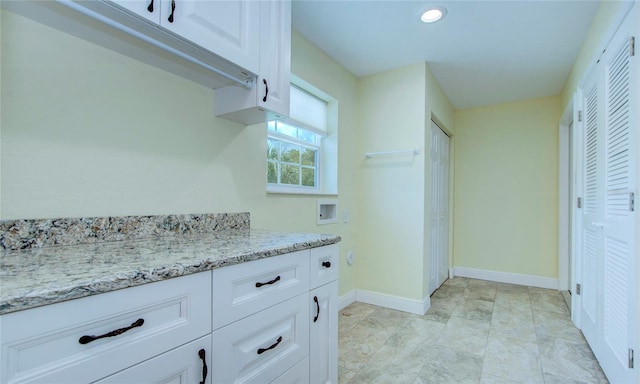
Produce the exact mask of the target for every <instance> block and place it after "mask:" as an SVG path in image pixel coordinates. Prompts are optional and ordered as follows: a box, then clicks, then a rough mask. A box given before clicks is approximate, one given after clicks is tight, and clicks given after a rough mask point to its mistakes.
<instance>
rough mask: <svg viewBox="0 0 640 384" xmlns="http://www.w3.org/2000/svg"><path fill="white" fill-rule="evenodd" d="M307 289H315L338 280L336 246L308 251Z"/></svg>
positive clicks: (337, 253)
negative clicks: (308, 274)
mask: <svg viewBox="0 0 640 384" xmlns="http://www.w3.org/2000/svg"><path fill="white" fill-rule="evenodd" d="M309 252H310V257H309V267H310V276H309V287H310V288H311V289H314V288H317V287H319V286H321V285H324V284H327V283H329V282H331V281H333V280H337V279H338V259H339V252H338V244H331V245H327V246H324V247H319V248H312V249H310V250H309Z"/></svg>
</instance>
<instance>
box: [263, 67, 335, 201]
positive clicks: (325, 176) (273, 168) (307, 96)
mask: <svg viewBox="0 0 640 384" xmlns="http://www.w3.org/2000/svg"><path fill="white" fill-rule="evenodd" d="M294 80H295V78H294ZM298 82H299V83H304V82H303V81H302V80H298ZM304 84H305V86H304V89H303V88H302V87H299V86H297V85H294V84H292V85H291V93H290V113H289V114H290V117H288V118H285V119H276V120H271V121H269V122H267V191H268V192H276V193H313V194H327V193H328V194H335V193H336V192H337V188H336V186H337V154H336V150H335V149H336V146H335V145H332V144H333V143H335V141H336V140H337V134H335V133H336V132H335V129H334V130H331V129H329V128H328V124H327V121H328V119H329V111H330V109H331V108H330V107H329V106H330V102H327V101H325V99H329V98H328V97H327V95H325V94H324V93H322V92H320V91H318V90H316V89H315V88H314V87H312V86H310V85H309V84H306V83H304ZM309 89H310V90H311V91H309ZM313 91H316V92H313ZM312 92H313V93H312ZM316 93H318V94H319V95H316ZM336 107H337V106H336ZM334 109H336V108H334Z"/></svg>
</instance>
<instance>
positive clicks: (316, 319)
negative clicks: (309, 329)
mask: <svg viewBox="0 0 640 384" xmlns="http://www.w3.org/2000/svg"><path fill="white" fill-rule="evenodd" d="M313 301H315V303H316V315H315V316H314V317H313V322H314V323H315V322H316V321H318V317H320V303H318V296H313Z"/></svg>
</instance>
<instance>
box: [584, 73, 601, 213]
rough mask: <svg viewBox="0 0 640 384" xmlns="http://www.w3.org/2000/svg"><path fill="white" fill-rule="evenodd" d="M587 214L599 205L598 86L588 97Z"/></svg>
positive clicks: (586, 116) (586, 152)
mask: <svg viewBox="0 0 640 384" xmlns="http://www.w3.org/2000/svg"><path fill="white" fill-rule="evenodd" d="M585 120H586V142H585V144H586V148H585V149H586V151H585V160H586V161H585V178H584V179H585V196H584V199H585V208H584V209H585V214H592V215H595V214H596V211H597V205H598V87H597V84H594V85H593V88H591V89H590V90H589V91H588V93H587V98H586V113H585Z"/></svg>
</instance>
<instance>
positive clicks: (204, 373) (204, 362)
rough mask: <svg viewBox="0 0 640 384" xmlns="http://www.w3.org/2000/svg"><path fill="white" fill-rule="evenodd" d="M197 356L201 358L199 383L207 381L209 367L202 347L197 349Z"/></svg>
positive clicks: (202, 383)
mask: <svg viewBox="0 0 640 384" xmlns="http://www.w3.org/2000/svg"><path fill="white" fill-rule="evenodd" d="M198 356H200V359H201V360H202V381H201V382H200V384H204V383H205V381H207V374H208V373H209V369H208V368H207V358H206V355H205V351H204V349H201V350H199V351H198Z"/></svg>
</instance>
